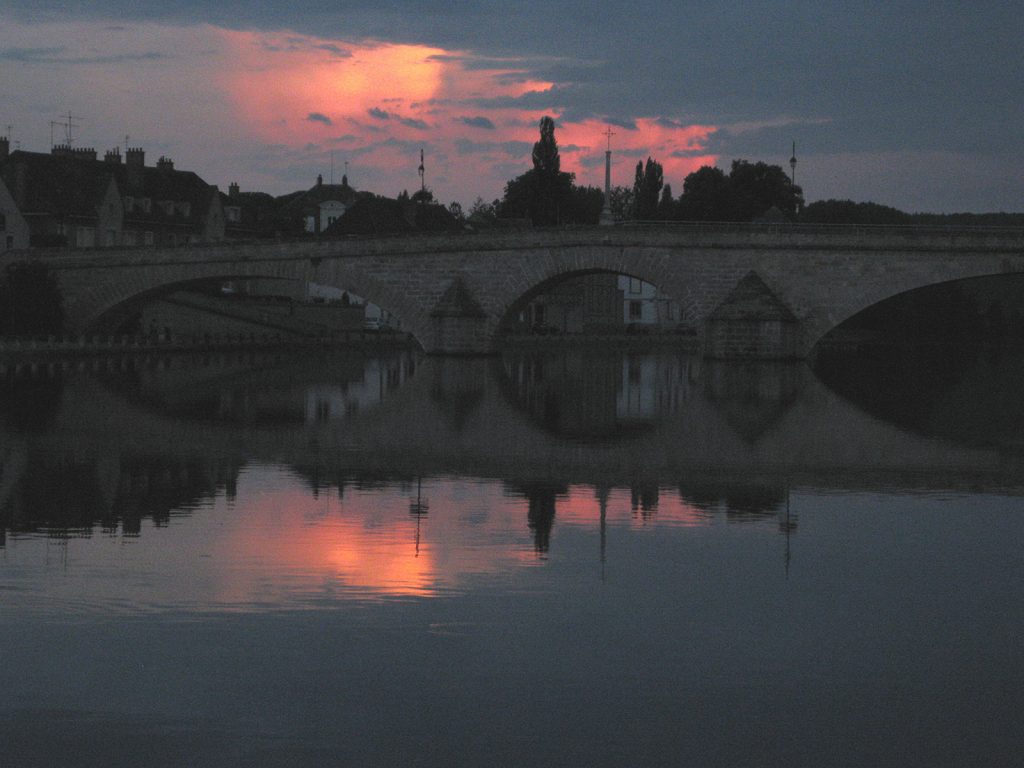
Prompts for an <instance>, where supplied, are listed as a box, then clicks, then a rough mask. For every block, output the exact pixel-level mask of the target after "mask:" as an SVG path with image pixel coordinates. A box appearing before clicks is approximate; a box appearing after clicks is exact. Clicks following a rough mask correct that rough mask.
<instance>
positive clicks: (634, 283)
mask: <svg viewBox="0 0 1024 768" xmlns="http://www.w3.org/2000/svg"><path fill="white" fill-rule="evenodd" d="M629 292H630V293H643V292H644V281H643V280H641V279H640V278H639V277H631V278H629Z"/></svg>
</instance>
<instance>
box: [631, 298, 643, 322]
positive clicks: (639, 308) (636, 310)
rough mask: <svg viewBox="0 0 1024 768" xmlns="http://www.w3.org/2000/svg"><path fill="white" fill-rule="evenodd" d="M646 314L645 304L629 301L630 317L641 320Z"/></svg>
mask: <svg viewBox="0 0 1024 768" xmlns="http://www.w3.org/2000/svg"><path fill="white" fill-rule="evenodd" d="M643 316H644V308H643V304H641V303H640V302H639V301H631V302H629V319H630V320H640V319H641V318H642V317H643Z"/></svg>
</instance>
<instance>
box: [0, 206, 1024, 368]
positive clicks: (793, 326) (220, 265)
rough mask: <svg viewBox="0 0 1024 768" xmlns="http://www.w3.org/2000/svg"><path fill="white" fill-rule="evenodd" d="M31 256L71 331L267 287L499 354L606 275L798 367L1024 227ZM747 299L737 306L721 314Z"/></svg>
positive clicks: (373, 241) (434, 345) (1021, 254)
mask: <svg viewBox="0 0 1024 768" xmlns="http://www.w3.org/2000/svg"><path fill="white" fill-rule="evenodd" d="M26 257H27V258H30V259H34V260H38V261H41V262H43V263H45V264H46V265H47V266H48V267H49V268H50V269H51V270H53V272H54V274H55V275H56V277H57V279H58V281H59V282H60V285H61V286H62V289H63V291H64V296H65V309H66V311H67V316H68V321H69V324H70V326H71V329H72V330H74V331H76V332H80V333H96V332H103V331H106V330H110V329H112V328H116V327H117V326H118V324H119V323H120V322H121V321H122V320H123V319H124V318H125V317H126V316H127V315H128V314H129V313H130V312H132V311H133V310H134V308H136V307H137V306H138V305H139V304H140V303H143V302H145V301H146V300H149V299H150V298H152V297H154V296H158V295H160V294H165V293H169V292H172V291H175V290H178V289H180V288H182V287H185V286H188V285H189V284H191V283H196V282H198V281H209V280H230V279H244V278H272V279H279V280H289V281H308V282H315V283H319V284H323V285H332V286H337V287H340V288H343V289H346V290H349V291H351V292H353V293H355V294H357V295H360V296H365V297H366V298H367V299H369V300H371V301H373V302H375V303H377V304H379V305H381V306H382V307H384V308H385V309H387V310H389V311H390V312H392V313H393V314H394V315H396V316H397V317H399V318H400V319H401V321H402V327H403V328H404V329H405V330H407V331H409V332H410V333H411V334H412V335H413V336H414V337H415V338H416V339H417V340H418V341H419V343H420V344H421V345H422V346H423V348H424V349H425V350H426V351H427V352H431V353H440V354H481V353H488V352H491V351H493V350H494V349H495V347H496V345H497V344H498V340H499V338H500V334H501V330H502V328H503V327H504V325H505V324H506V323H507V322H508V321H509V319H511V318H514V317H515V316H516V315H517V314H518V311H519V310H520V309H521V308H522V307H523V306H524V305H525V304H526V303H527V302H528V301H529V300H530V299H531V298H532V297H533V296H536V295H537V294H538V293H541V292H543V291H545V290H546V289H548V288H550V287H551V286H552V285H554V284H556V283H557V282H559V281H560V280H564V279H566V278H569V277H572V276H576V275H581V274H587V273H594V272H614V273H619V274H625V275H630V276H633V277H637V278H640V279H642V280H644V281H646V282H648V283H652V284H654V285H656V286H657V287H658V288H659V289H660V290H661V291H662V292H663V293H665V294H667V295H668V296H671V297H672V298H674V299H676V300H677V301H678V302H679V303H680V305H681V308H682V313H683V318H684V320H685V321H686V322H687V323H689V324H691V325H692V326H693V327H694V328H696V329H698V330H700V331H703V333H704V338H705V341H706V344H707V347H706V349H710V350H711V352H712V353H714V351H715V349H716V348H717V349H718V350H719V351H722V350H724V351H726V352H729V351H730V350H733V351H737V350H738V351H739V352H740V356H742V355H743V352H744V351H746V352H747V353H749V354H750V356H754V357H786V356H790V357H802V356H806V355H807V354H808V353H809V352H810V350H811V349H812V348H813V347H814V345H815V344H816V343H817V341H818V340H820V339H821V338H822V336H823V335H825V334H826V333H828V332H829V331H830V330H831V329H833V328H834V327H836V326H837V325H838V324H839V323H841V322H843V321H844V320H846V319H847V318H849V317H851V316H853V315H855V314H857V313H858V312H860V311H861V310H863V309H865V308H867V307H870V306H872V305H873V304H876V303H878V302H880V301H882V300H884V299H887V298H889V297H891V296H895V295H897V294H900V293H903V292H906V291H910V290H913V289H916V288H921V287H923V286H928V285H933V284H937V283H942V282H946V281H951V280H960V279H965V278H974V277H981V276H988V275H996V274H1008V273H1018V272H1022V271H1024V230H1017V229H982V228H974V229H950V228H938V227H934V228H927V227H878V228H864V227H838V226H813V225H806V226H801V225H699V224H695V225H680V226H667V225H666V226H664V227H655V228H632V227H610V228H585V229H568V230H562V229H559V230H531V231H525V232H497V233H466V234H460V235H437V236H426V235H424V236H418V237H411V238H410V237H394V238H386V237H378V238H346V239H338V240H300V241H290V242H260V243H244V244H243V243H235V244H227V243H225V244H217V245H195V246H188V247H179V248H167V249H141V248H136V249H118V248H111V249H97V250H90V251H84V252H83V251H71V250H38V251H37V250H33V251H26V252H21V253H18V252H10V253H8V254H7V255H6V256H5V260H8V261H15V260H19V259H24V258H26ZM751 273H753V275H754V276H756V277H752V276H751ZM741 281H742V282H741ZM744 286H746V295H745V297H744V296H741V297H740V304H741V305H742V306H740V307H739V308H738V310H737V311H736V312H733V313H732V314H731V315H728V316H726V315H723V314H722V312H721V308H722V307H723V306H726V305H727V304H728V303H729V301H730V298H732V299H735V298H736V296H737V295H738V294H737V292H738V291H739V292H740V293H741V294H742V292H743V288H744ZM751 292H753V294H758V293H760V294H761V295H760V296H758V295H753V296H752V295H751ZM743 301H746V304H745V305H743ZM759 307H760V309H758V308H759ZM759 311H761V312H766V314H762V315H758V312H759ZM716 312H717V313H718V314H717V315H716ZM716 318H718V319H719V320H721V321H722V322H719V323H718V326H716V327H715V329H714V332H712V325H713V322H712V321H716V322H717V320H716ZM723 323H724V325H723ZM780 329H781V330H780ZM712 337H714V338H712ZM730 345H732V346H730ZM725 356H728V355H725Z"/></svg>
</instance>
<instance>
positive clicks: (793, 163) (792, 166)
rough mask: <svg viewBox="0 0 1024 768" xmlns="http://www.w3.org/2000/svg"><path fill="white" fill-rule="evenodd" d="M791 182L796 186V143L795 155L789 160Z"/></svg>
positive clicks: (794, 143)
mask: <svg viewBox="0 0 1024 768" xmlns="http://www.w3.org/2000/svg"><path fill="white" fill-rule="evenodd" d="M789 181H790V183H791V184H792V185H793V186H794V187H795V186H796V142H795V141H794V142H793V155H792V157H790V158H789Z"/></svg>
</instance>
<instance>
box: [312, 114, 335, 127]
mask: <svg viewBox="0 0 1024 768" xmlns="http://www.w3.org/2000/svg"><path fill="white" fill-rule="evenodd" d="M306 120H308V121H309V122H311V123H323V124H324V125H334V121H333V120H331V118H329V117H328V116H327V115H325V114H324V113H322V112H310V113H309V114H308V115H306Z"/></svg>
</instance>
